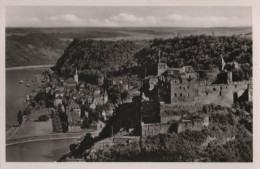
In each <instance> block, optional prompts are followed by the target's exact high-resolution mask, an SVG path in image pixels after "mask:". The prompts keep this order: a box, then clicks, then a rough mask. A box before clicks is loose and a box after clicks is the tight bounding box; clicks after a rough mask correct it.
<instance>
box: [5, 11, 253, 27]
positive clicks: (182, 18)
mask: <svg viewBox="0 0 260 169" xmlns="http://www.w3.org/2000/svg"><path fill="white" fill-rule="evenodd" d="M15 20H16V21H15V22H14V23H16V24H17V25H25V26H28V25H30V26H53V27H59V26H60V27H63V26H74V27H76V26H97V27H99V26H100V27H102V26H112V27H120V26H129V27H149V26H155V27H156V26H157V27H219V26H220V27H229V26H233V27H235V26H248V25H251V20H250V18H248V17H237V16H230V17H224V16H213V15H206V16H203V15H201V16H198V15H197V16H194V15H189V14H186V15H181V14H178V13H169V14H168V15H137V14H133V13H127V12H121V13H118V14H116V15H112V16H111V15H110V16H102V17H100V16H95V17H94V16H91V17H88V16H85V15H83V14H82V15H76V14H73V13H64V14H59V15H51V16H48V17H42V18H41V17H35V16H33V17H29V18H22V17H20V16H17V18H15ZM8 24H9V23H8Z"/></svg>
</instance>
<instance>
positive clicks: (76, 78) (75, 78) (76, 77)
mask: <svg viewBox="0 0 260 169" xmlns="http://www.w3.org/2000/svg"><path fill="white" fill-rule="evenodd" d="M74 81H75V82H77V83H78V82H79V77H78V71H77V68H76V72H75V75H74Z"/></svg>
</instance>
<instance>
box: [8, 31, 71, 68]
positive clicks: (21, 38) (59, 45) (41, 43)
mask: <svg viewBox="0 0 260 169" xmlns="http://www.w3.org/2000/svg"><path fill="white" fill-rule="evenodd" d="M68 44H69V41H62V40H59V39H56V38H54V37H52V36H50V35H48V34H42V33H33V34H28V35H10V36H7V37H6V67H15V66H28V65H51V64H55V63H56V61H57V59H58V58H59V57H60V56H61V55H62V53H63V51H64V49H65V48H66V46H67V45H68Z"/></svg>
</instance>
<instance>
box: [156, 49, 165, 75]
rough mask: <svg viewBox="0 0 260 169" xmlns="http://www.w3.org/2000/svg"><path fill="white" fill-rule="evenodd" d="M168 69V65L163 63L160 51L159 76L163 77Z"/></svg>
mask: <svg viewBox="0 0 260 169" xmlns="http://www.w3.org/2000/svg"><path fill="white" fill-rule="evenodd" d="M167 69H168V67H167V64H166V63H161V51H159V63H158V66H157V70H158V71H157V72H158V73H157V75H158V76H161V75H162V74H163V73H164V72H166V70H167Z"/></svg>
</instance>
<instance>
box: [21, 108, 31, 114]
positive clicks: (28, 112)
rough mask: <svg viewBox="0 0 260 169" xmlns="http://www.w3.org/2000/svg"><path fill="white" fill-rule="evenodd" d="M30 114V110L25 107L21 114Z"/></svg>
mask: <svg viewBox="0 0 260 169" xmlns="http://www.w3.org/2000/svg"><path fill="white" fill-rule="evenodd" d="M30 114H31V111H30V110H29V109H25V110H24V111H23V115H30Z"/></svg>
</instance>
